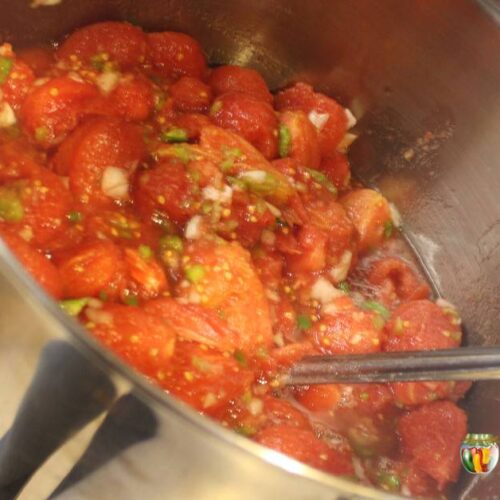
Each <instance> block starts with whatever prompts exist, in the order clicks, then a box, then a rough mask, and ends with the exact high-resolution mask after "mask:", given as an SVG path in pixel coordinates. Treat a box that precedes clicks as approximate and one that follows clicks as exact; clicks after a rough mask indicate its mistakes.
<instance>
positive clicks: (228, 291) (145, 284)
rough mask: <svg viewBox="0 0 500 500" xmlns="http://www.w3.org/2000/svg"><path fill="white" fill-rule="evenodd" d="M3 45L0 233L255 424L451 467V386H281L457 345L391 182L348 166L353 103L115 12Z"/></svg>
mask: <svg viewBox="0 0 500 500" xmlns="http://www.w3.org/2000/svg"><path fill="white" fill-rule="evenodd" d="M0 54H1V58H0V62H1V68H0V69H1V74H0V77H1V78H0V112H1V118H2V119H1V120H0V236H1V237H2V239H3V242H4V244H6V245H7V246H8V247H9V248H10V250H11V251H12V252H13V253H14V254H15V255H16V256H17V258H18V259H19V261H20V262H21V263H22V264H23V265H24V267H25V269H26V270H27V271H28V272H29V273H30V274H31V275H32V277H33V278H34V279H35V280H36V281H37V282H38V284H39V285H40V286H41V287H43V288H44V289H45V291H46V292H47V293H48V294H50V295H51V296H52V297H53V298H54V299H56V300H61V301H64V305H65V307H66V310H70V308H68V305H71V304H73V305H75V306H77V307H73V308H71V311H72V312H73V314H75V315H76V317H77V319H78V320H79V321H81V322H82V323H83V324H84V325H85V326H86V327H87V328H88V330H89V332H90V333H91V334H92V335H94V336H95V337H96V338H97V339H98V340H99V341H101V342H102V343H103V344H104V345H105V346H107V347H108V348H109V349H111V350H112V351H113V352H114V353H115V354H116V355H117V356H119V357H120V358H121V359H123V360H124V361H126V362H127V363H129V364H131V365H132V366H133V367H135V368H136V369H137V370H138V371H140V372H142V373H143V374H144V375H145V376H146V377H148V378H149V379H150V380H151V381H152V382H153V383H155V384H157V385H158V386H159V387H161V388H162V389H163V390H165V391H167V392H168V393H169V394H172V395H174V396H175V397H177V398H179V399H181V400H183V401H184V402H186V403H187V404H189V405H191V406H192V407H194V408H195V409H196V410H197V411H199V412H201V413H203V414H206V415H208V416H210V417H211V418H214V419H216V420H218V421H219V422H221V423H222V424H223V425H224V426H226V427H227V428H230V429H233V430H234V431H236V432H239V433H240V434H243V435H246V436H248V437H249V438H251V439H253V440H255V441H257V442H258V443H261V444H263V445H265V446H268V447H270V448H273V449H275V450H276V451H279V452H282V453H285V454H287V455H289V456H290V457H293V458H296V459H298V460H301V461H302V462H304V463H306V464H308V465H310V466H312V467H316V468H319V469H321V470H323V471H326V472H329V473H333V474H338V475H344V476H346V477H352V476H353V475H354V474H357V475H358V478H357V479H358V480H359V481H362V482H364V483H367V484H371V485H374V486H378V487H380V488H383V489H385V490H388V491H391V492H402V493H405V492H406V493H408V492H409V493H411V494H414V495H423V496H427V495H438V494H440V493H442V492H443V490H444V489H445V488H446V487H447V485H448V484H449V483H450V482H453V481H455V480H456V477H457V474H458V468H459V464H458V446H459V443H460V441H461V439H462V438H463V436H464V435H465V433H466V416H465V414H464V412H463V411H462V410H461V409H459V408H458V407H457V406H456V404H455V403H456V401H457V400H458V399H459V398H460V397H462V396H463V395H464V394H465V392H466V390H467V388H468V384H465V383H462V384H455V383H443V382H436V383H406V384H387V385H383V384H372V385H370V384H368V385H361V384H360V385H346V384H331V385H323V386H314V387H292V388H283V387H281V386H280V385H279V383H278V380H279V377H278V376H279V373H280V371H281V370H283V369H285V368H286V367H288V366H289V365H290V364H291V363H293V362H294V361H297V360H298V359H300V358H301V357H303V356H305V355H311V354H315V353H316V354H319V353H330V354H361V353H373V352H383V351H404V350H418V349H420V350H426V349H446V348H453V347H456V346H458V345H460V342H461V328H460V318H459V316H458V313H457V311H456V310H455V309H454V308H453V307H452V306H451V305H450V304H448V303H444V302H442V301H441V302H439V301H438V303H436V302H434V301H432V300H431V299H430V296H431V293H430V287H429V286H428V284H427V283H426V282H425V280H424V279H423V278H422V276H421V273H420V272H419V270H418V268H417V267H416V265H415V263H414V261H413V260H412V258H411V257H410V256H409V253H408V252H407V250H406V249H405V247H404V244H403V243H402V240H401V239H400V238H398V235H397V227H396V226H397V225H398V221H394V220H392V218H391V217H392V213H393V211H392V210H391V206H390V204H389V202H388V200H386V199H385V198H384V196H383V195H382V194H381V193H379V192H377V191H375V190H373V189H368V188H364V187H360V186H359V185H355V184H354V183H353V182H352V181H351V175H350V164H349V160H348V156H347V155H346V154H345V144H346V141H344V138H345V135H346V133H347V129H348V128H349V126H351V125H352V122H353V120H352V114H351V113H350V112H349V111H348V110H346V109H345V108H344V107H343V106H342V105H341V104H340V103H338V102H337V101H335V100H334V99H332V98H331V97H328V96H326V95H324V94H322V93H319V92H316V91H315V90H314V89H313V88H312V87H311V86H309V85H307V84H305V83H297V84H295V85H293V86H290V87H289V88H287V89H284V90H281V91H279V92H278V93H277V94H276V95H274V96H273V95H272V94H271V92H270V91H269V89H268V87H267V85H266V83H265V81H264V79H263V78H262V77H261V75H260V74H259V73H257V72H256V71H255V70H252V69H248V68H241V67H238V66H220V67H217V68H209V66H208V65H207V62H206V60H205V56H204V54H203V51H202V48H201V46H200V45H199V43H198V42H197V41H196V40H194V39H193V38H191V37H190V36H188V35H186V34H182V33H174V32H163V33H149V34H148V33H145V32H144V31H142V30H141V29H140V28H138V27H136V26H132V25H131V24H128V23H122V22H104V23H97V24H94V25H91V26H87V27H84V28H81V29H79V30H77V31H75V32H74V33H72V34H70V35H69V36H68V37H67V38H66V39H65V40H64V41H63V42H62V43H61V44H59V46H58V47H57V48H55V49H54V48H52V47H50V48H49V47H40V48H36V47H35V48H33V49H27V50H24V51H23V52H20V53H19V55H16V53H15V52H14V51H13V50H12V47H11V46H10V45H9V44H4V45H3V46H1V47H0ZM35 78H37V79H36V80H35ZM347 142H348V141H347ZM91 299H92V300H91ZM443 304H445V305H443Z"/></svg>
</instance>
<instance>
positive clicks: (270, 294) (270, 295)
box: [266, 290, 280, 302]
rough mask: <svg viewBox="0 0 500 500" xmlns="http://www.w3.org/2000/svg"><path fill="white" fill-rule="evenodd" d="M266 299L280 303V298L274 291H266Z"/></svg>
mask: <svg viewBox="0 0 500 500" xmlns="http://www.w3.org/2000/svg"><path fill="white" fill-rule="evenodd" d="M266 297H267V298H268V299H269V300H271V301H272V302H279V301H280V296H279V295H278V294H277V292H275V291H274V290H266Z"/></svg>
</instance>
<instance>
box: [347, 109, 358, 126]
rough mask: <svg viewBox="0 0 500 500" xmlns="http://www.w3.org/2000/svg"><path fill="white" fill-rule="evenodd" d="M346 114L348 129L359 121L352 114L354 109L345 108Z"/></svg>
mask: <svg viewBox="0 0 500 500" xmlns="http://www.w3.org/2000/svg"><path fill="white" fill-rule="evenodd" d="M344 112H345V115H346V117H347V130H349V129H351V128H352V127H354V125H356V123H358V120H356V117H355V116H354V115H353V114H352V111H351V110H350V109H349V108H344Z"/></svg>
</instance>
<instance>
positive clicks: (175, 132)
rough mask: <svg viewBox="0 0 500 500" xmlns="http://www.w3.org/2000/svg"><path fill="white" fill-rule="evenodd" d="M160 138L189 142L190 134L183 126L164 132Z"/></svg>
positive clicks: (167, 140) (172, 141) (165, 140)
mask: <svg viewBox="0 0 500 500" xmlns="http://www.w3.org/2000/svg"><path fill="white" fill-rule="evenodd" d="M160 139H161V140H162V141H163V142H169V143H175V142H187V140H188V135H187V132H186V131H185V130H184V129H182V128H171V129H170V130H167V131H166V132H162V133H161V135H160Z"/></svg>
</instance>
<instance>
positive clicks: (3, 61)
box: [0, 56, 14, 85]
mask: <svg viewBox="0 0 500 500" xmlns="http://www.w3.org/2000/svg"><path fill="white" fill-rule="evenodd" d="M13 65H14V62H13V61H12V59H9V58H8V57H3V56H0V85H1V84H3V83H5V82H6V81H7V78H8V77H9V74H10V71H11V69H12V66H13Z"/></svg>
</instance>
